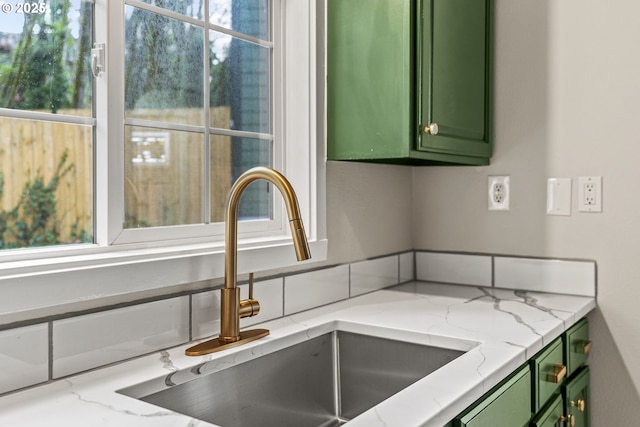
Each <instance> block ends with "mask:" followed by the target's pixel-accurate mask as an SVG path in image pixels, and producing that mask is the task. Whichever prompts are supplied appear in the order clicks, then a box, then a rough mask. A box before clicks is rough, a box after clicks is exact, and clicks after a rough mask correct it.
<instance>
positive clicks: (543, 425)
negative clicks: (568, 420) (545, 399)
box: [530, 394, 565, 427]
mask: <svg viewBox="0 0 640 427" xmlns="http://www.w3.org/2000/svg"><path fill="white" fill-rule="evenodd" d="M564 420H565V418H564V401H563V400H562V396H561V395H559V394H558V395H557V396H556V397H555V399H552V400H551V401H550V402H549V404H547V406H545V407H544V408H543V409H542V411H540V412H539V413H538V415H536V416H535V417H534V419H533V421H532V422H531V424H530V426H531V427H564V424H563V423H564Z"/></svg>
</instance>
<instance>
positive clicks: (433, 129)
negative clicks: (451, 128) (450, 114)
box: [424, 123, 438, 135]
mask: <svg viewBox="0 0 640 427" xmlns="http://www.w3.org/2000/svg"><path fill="white" fill-rule="evenodd" d="M424 133H430V134H431V135H437V134H438V124H437V123H431V124H429V125H424Z"/></svg>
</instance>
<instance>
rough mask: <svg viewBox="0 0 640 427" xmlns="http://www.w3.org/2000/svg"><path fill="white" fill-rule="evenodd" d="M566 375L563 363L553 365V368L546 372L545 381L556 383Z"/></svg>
mask: <svg viewBox="0 0 640 427" xmlns="http://www.w3.org/2000/svg"><path fill="white" fill-rule="evenodd" d="M565 375H567V367H566V366H564V365H554V366H553V370H552V371H551V372H549V373H548V374H547V381H549V382H552V383H555V384H558V383H559V382H560V381H562V379H563V378H564V376H565Z"/></svg>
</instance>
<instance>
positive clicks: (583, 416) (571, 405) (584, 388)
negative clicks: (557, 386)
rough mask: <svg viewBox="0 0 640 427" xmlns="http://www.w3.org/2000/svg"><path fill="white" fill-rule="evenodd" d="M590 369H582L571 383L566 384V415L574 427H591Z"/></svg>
mask: <svg viewBox="0 0 640 427" xmlns="http://www.w3.org/2000/svg"><path fill="white" fill-rule="evenodd" d="M589 384H590V380H589V367H588V366H585V367H583V368H581V369H580V370H579V371H578V373H577V374H575V376H574V377H573V378H571V380H570V381H569V382H567V383H566V384H565V386H564V387H563V388H564V395H565V413H566V414H567V418H568V419H570V422H569V424H570V425H571V426H572V427H590V425H591V421H590V420H591V417H590V413H589V409H590V407H589V397H590V396H589V395H590V391H589V389H590V386H589Z"/></svg>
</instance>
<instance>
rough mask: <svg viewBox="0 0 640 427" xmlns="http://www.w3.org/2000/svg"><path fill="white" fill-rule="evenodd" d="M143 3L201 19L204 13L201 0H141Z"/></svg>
mask: <svg viewBox="0 0 640 427" xmlns="http://www.w3.org/2000/svg"><path fill="white" fill-rule="evenodd" d="M142 1H143V2H144V3H148V4H152V5H154V6H158V7H161V8H163V9H168V10H170V11H172V12H176V13H180V14H182V15H186V16H190V17H191V18H195V19H202V17H203V14H204V10H203V8H204V3H203V1H202V0H191V1H189V0H142Z"/></svg>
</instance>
